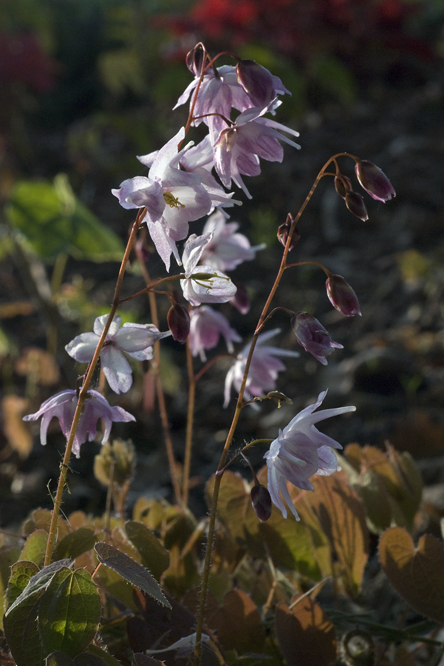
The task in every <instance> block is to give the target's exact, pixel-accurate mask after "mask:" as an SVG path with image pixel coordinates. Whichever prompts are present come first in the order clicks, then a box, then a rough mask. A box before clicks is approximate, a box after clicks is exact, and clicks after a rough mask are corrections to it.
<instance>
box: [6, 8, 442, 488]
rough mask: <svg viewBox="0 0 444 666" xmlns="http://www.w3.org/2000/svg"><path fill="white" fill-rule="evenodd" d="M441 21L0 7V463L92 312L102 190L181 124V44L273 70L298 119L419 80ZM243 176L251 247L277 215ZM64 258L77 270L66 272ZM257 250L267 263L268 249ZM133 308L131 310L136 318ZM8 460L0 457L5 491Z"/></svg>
mask: <svg viewBox="0 0 444 666" xmlns="http://www.w3.org/2000/svg"><path fill="white" fill-rule="evenodd" d="M443 26H444V4H443V2H442V0H373V1H372V0H274V1H273V3H271V2H269V0H197V1H196V2H190V1H188V0H15V1H14V2H3V3H1V4H0V93H1V100H2V103H1V105H0V200H1V204H2V210H3V213H2V216H1V218H0V259H2V260H3V262H2V265H0V372H1V377H2V381H3V388H4V395H3V403H2V404H3V412H4V416H3V419H4V423H3V426H4V427H3V433H2V434H1V442H0V443H1V446H2V447H3V448H0V462H1V461H2V460H9V456H10V455H11V450H13V456H15V458H14V457H13V459H14V460H16V459H17V456H18V457H20V458H21V459H22V460H23V459H26V458H27V456H28V455H29V453H30V451H31V449H32V445H33V441H32V438H30V434H29V431H28V430H27V429H26V428H25V427H24V426H23V424H22V423H21V416H22V415H23V413H24V410H27V411H28V412H29V411H35V409H34V407H35V408H37V406H38V404H40V402H41V401H42V400H43V399H46V398H47V397H48V396H49V395H51V394H52V393H54V392H55V390H60V389H61V388H65V387H66V384H67V383H69V384H70V385H71V386H72V385H73V381H74V380H75V376H76V375H75V374H74V373H75V369H74V368H73V364H72V363H71V361H70V359H67V357H66V354H65V353H64V351H63V347H64V344H66V343H67V342H68V341H69V340H70V339H71V338H72V337H73V336H74V335H76V334H78V333H79V332H80V330H88V329H89V328H90V327H91V324H92V322H93V320H94V317H96V316H98V315H100V314H102V313H103V312H106V311H107V310H106V308H107V307H108V305H107V304H108V303H109V302H110V298H111V294H112V287H113V283H112V281H113V279H115V275H116V270H117V264H116V263H115V262H116V260H118V258H119V256H121V252H122V248H123V244H124V242H125V239H126V236H127V227H128V224H129V223H130V221H131V217H129V216H128V214H127V213H126V212H125V211H123V210H122V209H121V208H120V207H119V205H118V204H117V201H116V200H115V198H114V197H113V196H112V195H111V192H110V190H111V188H112V187H117V186H118V185H119V183H120V182H121V181H122V180H123V179H125V178H130V177H132V176H134V175H137V174H144V173H145V170H144V169H143V168H141V165H140V164H139V163H138V162H137V160H136V158H135V155H137V154H139V155H140V154H146V153H149V152H151V151H153V150H156V149H158V148H159V147H160V146H162V145H163V143H164V142H165V141H166V140H168V139H169V138H170V136H171V135H172V133H173V132H176V131H177V129H178V128H179V126H180V125H182V124H184V123H185V120H186V116H187V110H186V107H181V108H179V109H178V110H176V111H175V112H174V113H173V111H172V107H173V106H174V104H175V102H176V100H177V98H178V96H179V95H180V94H181V93H182V91H183V90H184V88H185V87H186V85H188V83H189V82H190V81H191V74H190V72H188V70H187V69H186V67H185V65H184V58H185V54H186V53H187V52H188V51H189V50H190V49H191V48H192V47H193V46H194V44H195V43H196V42H198V41H204V42H205V45H206V46H207V49H208V50H209V52H210V53H211V54H212V55H215V54H216V53H217V52H219V51H221V50H223V51H227V50H232V51H234V52H235V53H236V54H238V55H240V56H242V57H245V58H254V59H256V60H257V61H258V62H260V63H261V64H262V65H264V66H266V67H268V68H269V69H270V70H271V71H272V72H273V73H274V74H276V75H278V76H280V77H281V78H282V80H283V82H284V84H285V86H286V87H287V88H288V89H290V90H291V91H292V97H291V98H289V97H288V98H286V99H285V104H283V106H282V109H280V110H279V121H280V122H282V123H284V124H288V125H290V126H292V127H294V128H299V127H300V126H304V123H305V125H306V126H308V127H310V123H311V126H313V122H315V123H316V122H319V118H328V117H329V115H332V116H334V117H336V118H337V117H338V114H341V113H342V112H344V113H345V114H346V113H348V112H350V110H351V109H353V108H354V107H355V106H356V105H358V104H359V103H360V102H361V101H362V100H373V101H375V102H376V104H379V105H381V103H383V101H384V99H385V96H386V95H388V94H391V95H396V94H397V92H399V91H405V90H410V89H411V90H421V89H422V88H423V87H424V86H425V85H426V83H427V82H428V80H429V78H430V72H436V71H439V68H440V67H441V62H442V57H443V56H444V30H443ZM221 62H227V63H228V62H232V61H230V60H229V59H226V60H222V61H221ZM313 118H314V121H313ZM310 119H311V120H310ZM316 119H317V120H316ZM344 138H345V137H344ZM316 157H317V156H316ZM363 157H367V155H363ZM368 157H370V156H369V155H368ZM321 164H322V162H321ZM317 166H318V167H319V166H320V164H318V165H317ZM287 175H288V174H287ZM311 177H312V176H311V175H310V178H311ZM254 187H255V186H254V184H253V192H254V202H253V203H254V206H255V207H256V208H255V210H256V215H255V224H256V227H255V229H254V231H255V238H254V243H256V242H261V241H267V240H268V241H272V242H273V239H274V242H275V229H276V225H277V222H278V220H277V217H276V216H277V215H278V214H279V215H282V213H284V214H285V213H286V211H287V209H286V206H287V205H290V204H289V203H287V201H285V202H283V205H284V206H285V210H284V211H282V210H279V212H276V206H274V208H273V205H274V203H275V202H276V201H277V202H280V203H282V192H281V191H280V189H279V186H277V187H276V188H275V189H276V191H275V192H273V187H272V188H271V191H270V190H269V191H267V189H266V188H263V190H264V191H265V196H264V197H263V198H262V199H261V187H260V185H259V186H257V189H256V190H255V189H254ZM284 193H285V190H284ZM304 196H305V194H304ZM244 208H246V207H244ZM240 215H247V213H243V211H241V213H240ZM267 234H268V235H267ZM270 244H271V243H270ZM11 257H13V261H12V262H11ZM72 259H74V260H76V261H77V262H81V263H80V264H78V265H79V266H80V267H81V268H80V269H76V271H75V272H73V271H71V273H70V271H69V267H70V265H71V264H70V262H72ZM258 260H259V262H265V263H264V266H265V269H267V270H268V269H269V268H270V266H271V261H270V259H269V255H266V254H265V253H263V254H262V257H258ZM110 261H111V262H113V263H112V265H111V266H110V265H109V263H108V262H110ZM10 262H11V263H10ZM91 262H94V263H93V264H92V267H91ZM267 262H268V263H267ZM2 266H3V267H2ZM18 276H19V277H20V280H21V285H20V280H19V279H18ZM130 279H131V278H130ZM108 283H110V286H109V285H108ZM137 284H139V283H138V282H137ZM91 285H93V286H95V287H97V289H98V291H99V294H96V293H95V292H94V294H93V293H92V287H91ZM135 290H136V289H135ZM22 292H23V293H22ZM36 304H37V306H36ZM134 307H136V311H135V312H131V319H132V320H133V321H135V320H137V318H138V317H139V318H140V317H142V315H143V313H142V312H141V311H140V310H137V308H139V307H141V306H139V305H135V306H134ZM126 314H127V316H129V315H130V313H126ZM42 318H43V320H44V321H45V326H46V327H43V330H42V326H41V324H37V322H38V321H40V320H41V319H42ZM245 329H247V327H245ZM241 332H242V334H245V335H247V334H249V330H243V331H241ZM24 347H26V348H27V351H26V352H23V351H22V349H23V348H24ZM54 359H55V360H54ZM165 365H166V367H168V359H166V360H165ZM60 370H61V375H60ZM45 373H46V374H45ZM174 373H175V370H174V367H173V365H170V366H169V373H168V376H167V377H166V381H167V383H168V377H169V378H170V383H171V385H172V386H173V385H175V386H177V381H176V375H175V374H174ZM138 380H139V385H140V383H141V382H142V374H141V372H140V370H139V376H138ZM166 390H167V391H168V386H166ZM23 395H24V396H25V401H23V399H22V397H21V396H23ZM19 396H20V397H19ZM138 396H139V402H140V393H139V394H138ZM26 401H28V402H26ZM147 402H149V398H147ZM125 406H126V407H128V408H129V409H130V411H134V407H132V406H131V404H129V405H128V404H126V405H125ZM146 406H147V405H146V403H144V407H146ZM141 418H142V417H141ZM138 419H139V416H138ZM17 452H18V453H17ZM14 464H15V463H14ZM54 464H55V465H57V461H55V463H54ZM15 471H16V468H15V467H14V468H11V469H9V468H8V469H6V470H5V469H3V471H2V469H0V481H2V479H3V478H6V477H7V478H8V483H5V484H4V486H3V487H4V488H5V492H7V489H9V486H10V482H11V479H12V478H13V477H14V474H15ZM0 485H1V484H0ZM16 491H17V488H16Z"/></svg>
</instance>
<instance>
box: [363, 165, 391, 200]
mask: <svg viewBox="0 0 444 666" xmlns="http://www.w3.org/2000/svg"><path fill="white" fill-rule="evenodd" d="M355 171H356V175H357V177H358V180H359V182H360V183H361V185H362V187H363V188H364V190H365V191H366V192H368V194H370V196H371V197H373V199H377V200H378V201H383V202H384V203H385V202H386V201H389V200H390V199H391V198H392V197H395V196H396V192H395V190H394V189H393V185H392V184H391V182H390V181H389V179H388V178H387V176H386V175H385V173H384V172H383V171H381V169H380V168H379V167H377V166H376V164H373V162H370V161H369V160H360V161H359V162H356V165H355Z"/></svg>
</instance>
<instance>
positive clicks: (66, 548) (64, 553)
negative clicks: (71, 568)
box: [52, 527, 96, 560]
mask: <svg viewBox="0 0 444 666" xmlns="http://www.w3.org/2000/svg"><path fill="white" fill-rule="evenodd" d="M95 543H96V537H95V535H94V530H92V529H90V528H88V527H79V529H78V530H76V531H75V532H71V533H70V534H67V535H66V536H65V537H64V538H63V539H62V540H61V541H60V542H59V544H58V545H57V548H56V549H55V550H54V554H53V556H52V557H53V560H60V559H62V558H63V557H72V558H73V559H75V558H76V557H78V556H79V555H82V553H86V552H87V551H88V550H91V549H92V548H94V544H95Z"/></svg>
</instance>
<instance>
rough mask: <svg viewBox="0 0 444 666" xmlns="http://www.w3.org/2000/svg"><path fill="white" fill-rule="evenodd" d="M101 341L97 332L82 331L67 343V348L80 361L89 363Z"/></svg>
mask: <svg viewBox="0 0 444 666" xmlns="http://www.w3.org/2000/svg"><path fill="white" fill-rule="evenodd" d="M98 342H99V336H98V335H96V334H95V333H82V334H81V335H78V336H77V337H76V338H74V340H71V342H70V343H69V344H67V345H66V347H65V350H66V351H67V353H68V354H69V355H70V356H71V357H72V358H73V359H75V360H76V361H77V362H78V363H89V361H90V360H91V359H92V357H93V356H94V352H95V351H96V348H97V343H98Z"/></svg>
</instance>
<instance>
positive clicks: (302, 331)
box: [291, 312, 344, 365]
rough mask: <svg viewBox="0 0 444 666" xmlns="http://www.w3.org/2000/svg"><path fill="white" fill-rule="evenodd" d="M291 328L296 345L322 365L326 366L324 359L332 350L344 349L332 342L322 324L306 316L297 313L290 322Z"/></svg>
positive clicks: (305, 313) (305, 314) (303, 313)
mask: <svg viewBox="0 0 444 666" xmlns="http://www.w3.org/2000/svg"><path fill="white" fill-rule="evenodd" d="M291 328H292V329H293V331H294V334H295V335H296V340H297V341H298V343H299V344H300V345H301V347H303V348H304V349H305V351H307V352H309V353H310V354H311V355H312V356H314V357H315V359H317V360H318V361H319V362H320V363H322V365H327V359H326V358H325V357H326V356H328V355H329V354H331V353H332V351H333V350H334V349H344V347H343V346H342V345H340V344H339V342H334V341H333V340H332V339H331V337H330V335H329V334H328V332H327V331H326V329H325V328H324V327H323V326H322V324H321V323H320V322H319V321H318V320H317V319H315V318H314V317H312V316H311V315H309V314H308V312H298V314H297V315H296V316H295V317H293V319H292V320H291Z"/></svg>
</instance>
